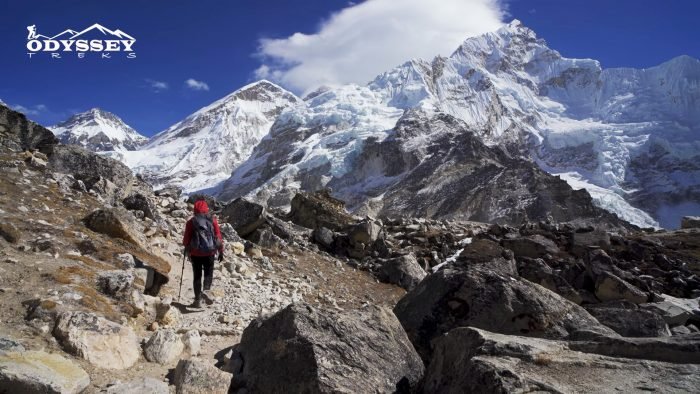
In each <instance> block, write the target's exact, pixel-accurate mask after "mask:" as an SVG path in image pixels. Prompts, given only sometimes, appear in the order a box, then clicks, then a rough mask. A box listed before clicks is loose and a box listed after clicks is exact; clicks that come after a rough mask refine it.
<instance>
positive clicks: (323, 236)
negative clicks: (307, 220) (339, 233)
mask: <svg viewBox="0 0 700 394" xmlns="http://www.w3.org/2000/svg"><path fill="white" fill-rule="evenodd" d="M311 239H313V241H314V242H315V243H317V244H319V245H321V246H322V247H323V248H324V249H326V250H331V249H332V247H333V241H335V233H333V231H331V230H329V229H327V228H325V227H318V228H316V229H314V231H313V233H311Z"/></svg>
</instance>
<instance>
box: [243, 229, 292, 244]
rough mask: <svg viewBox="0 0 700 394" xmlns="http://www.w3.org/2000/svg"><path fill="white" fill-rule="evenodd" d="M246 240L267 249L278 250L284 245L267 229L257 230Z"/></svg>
mask: <svg viewBox="0 0 700 394" xmlns="http://www.w3.org/2000/svg"><path fill="white" fill-rule="evenodd" d="M248 240H249V241H251V242H254V243H255V244H257V245H259V246H261V247H263V248H268V249H275V248H279V247H281V246H282V245H284V244H285V242H284V241H283V240H282V239H281V238H280V237H278V236H276V235H275V234H274V233H273V232H272V230H270V229H269V228H258V229H257V230H255V231H253V233H252V234H250V235H249V236H248Z"/></svg>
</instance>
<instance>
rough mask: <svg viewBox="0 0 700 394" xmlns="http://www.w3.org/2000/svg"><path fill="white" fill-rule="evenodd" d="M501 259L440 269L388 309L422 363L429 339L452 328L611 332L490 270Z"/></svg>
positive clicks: (565, 334)
mask: <svg viewBox="0 0 700 394" xmlns="http://www.w3.org/2000/svg"><path fill="white" fill-rule="evenodd" d="M502 263H503V262H502V261H500V260H498V259H496V260H494V261H493V262H491V263H484V264H474V265H471V266H467V267H461V268H457V269H443V270H440V271H438V272H437V273H435V274H432V275H430V276H428V277H427V278H425V279H424V280H423V281H422V282H421V283H420V284H419V285H418V286H417V287H416V288H414V289H413V290H411V291H410V292H408V293H407V294H406V295H405V296H404V297H403V298H402V299H401V300H399V302H398V304H397V305H396V307H395V308H394V313H396V316H397V317H398V318H399V320H400V321H401V324H402V325H403V327H404V329H405V330H406V333H407V334H408V337H409V338H410V339H411V342H412V343H413V345H414V346H415V347H416V350H417V351H418V353H419V354H420V355H421V357H423V360H424V361H426V362H427V361H428V360H430V356H431V347H430V343H431V341H432V340H433V339H434V338H436V337H438V336H440V335H442V334H444V333H446V332H448V331H450V330H452V329H453V328H455V327H466V326H472V327H476V328H481V329H484V330H490V331H494V332H498V333H503V334H513V335H526V336H533V337H543V338H554V339H564V338H570V337H577V336H589V335H613V336H614V335H617V334H615V332H614V331H612V330H611V329H610V328H608V327H605V326H603V325H601V324H600V323H599V322H598V321H597V320H596V319H595V318H594V317H593V316H591V315H590V314H589V313H588V312H586V310H585V309H583V308H582V307H580V306H579V305H576V304H574V303H572V302H570V301H568V300H566V299H564V298H562V297H560V296H559V295H557V294H555V293H553V292H552V291H550V290H547V289H545V288H544V287H541V286H539V285H536V284H534V283H532V282H530V281H528V280H525V279H522V278H519V277H516V276H513V275H512V274H510V273H507V272H506V268H501V269H493V268H492V267H494V266H498V265H503V264H502Z"/></svg>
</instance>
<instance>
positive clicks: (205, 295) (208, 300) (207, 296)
mask: <svg viewBox="0 0 700 394" xmlns="http://www.w3.org/2000/svg"><path fill="white" fill-rule="evenodd" d="M202 298H204V302H206V303H207V305H211V304H213V303H214V298H213V297H212V296H211V294H209V290H204V291H203V292H202Z"/></svg>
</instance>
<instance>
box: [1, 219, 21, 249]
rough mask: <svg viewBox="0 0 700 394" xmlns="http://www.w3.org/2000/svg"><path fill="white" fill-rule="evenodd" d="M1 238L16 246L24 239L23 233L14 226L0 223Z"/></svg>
mask: <svg viewBox="0 0 700 394" xmlns="http://www.w3.org/2000/svg"><path fill="white" fill-rule="evenodd" d="M0 237H2V238H4V239H5V241H7V242H9V243H11V244H16V243H17V242H19V240H20V239H22V233H21V232H20V231H19V230H18V229H17V227H15V225H14V224H12V223H8V222H3V223H0Z"/></svg>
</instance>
